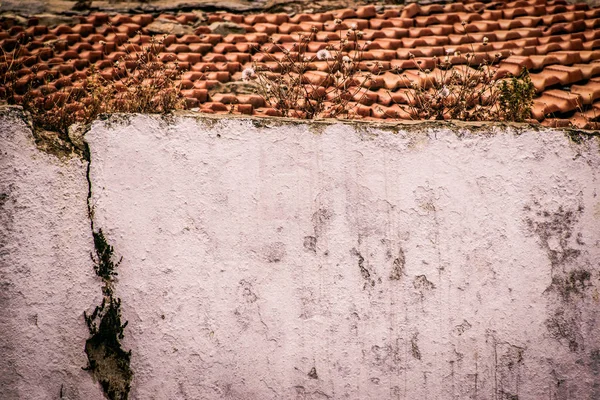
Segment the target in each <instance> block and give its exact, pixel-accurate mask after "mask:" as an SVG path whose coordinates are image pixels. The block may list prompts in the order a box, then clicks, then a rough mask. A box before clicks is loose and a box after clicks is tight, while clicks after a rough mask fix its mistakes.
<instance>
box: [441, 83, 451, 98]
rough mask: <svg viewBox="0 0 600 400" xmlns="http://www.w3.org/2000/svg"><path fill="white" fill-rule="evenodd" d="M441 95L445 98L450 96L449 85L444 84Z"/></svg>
mask: <svg viewBox="0 0 600 400" xmlns="http://www.w3.org/2000/svg"><path fill="white" fill-rule="evenodd" d="M440 96H441V97H443V98H446V97H448V96H450V89H448V87H447V86H444V87H443V88H441V89H440Z"/></svg>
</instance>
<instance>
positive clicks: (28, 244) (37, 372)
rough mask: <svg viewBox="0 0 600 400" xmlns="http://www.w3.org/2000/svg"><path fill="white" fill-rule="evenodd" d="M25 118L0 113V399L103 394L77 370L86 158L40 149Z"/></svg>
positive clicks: (85, 255) (86, 274)
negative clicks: (61, 156)
mask: <svg viewBox="0 0 600 400" xmlns="http://www.w3.org/2000/svg"><path fill="white" fill-rule="evenodd" d="M23 121H24V116H23V114H22V113H21V112H19V111H16V110H14V109H2V110H0V399H2V400H17V399H18V400H23V399H26V400H29V399H32V400H40V399H59V398H61V397H60V394H61V393H62V395H63V398H65V399H67V398H68V399H72V400H73V399H90V400H91V399H101V398H102V395H101V391H99V389H98V387H97V385H96V384H95V383H94V382H93V381H92V380H91V379H90V376H89V374H88V373H87V372H85V371H83V370H82V369H81V368H82V367H85V366H86V364H87V358H86V356H85V353H83V346H84V344H85V339H87V337H88V336H89V334H88V330H87V327H86V325H85V323H84V319H83V310H86V309H89V308H90V307H91V306H93V305H94V304H95V303H98V302H99V301H101V292H100V290H99V283H98V282H97V281H96V279H95V278H94V275H93V270H92V269H91V262H90V256H89V254H90V250H91V249H92V248H93V244H92V234H91V230H90V221H89V218H88V215H87V205H86V198H87V193H88V184H87V179H86V168H87V163H85V162H83V161H81V160H79V159H76V158H71V159H58V158H57V157H55V156H53V155H49V154H46V153H43V152H40V151H39V150H38V149H37V148H36V145H35V143H34V140H33V136H32V134H31V130H30V129H29V127H28V126H27V125H26V124H25V122H23Z"/></svg>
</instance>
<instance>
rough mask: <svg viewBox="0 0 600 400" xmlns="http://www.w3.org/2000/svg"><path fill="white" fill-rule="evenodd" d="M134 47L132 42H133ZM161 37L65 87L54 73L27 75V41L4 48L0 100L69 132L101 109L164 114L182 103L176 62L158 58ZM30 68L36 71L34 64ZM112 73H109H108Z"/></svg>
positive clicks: (43, 126)
mask: <svg viewBox="0 0 600 400" xmlns="http://www.w3.org/2000/svg"><path fill="white" fill-rule="evenodd" d="M130 47H131V46H130ZM162 47H163V46H162V40H154V39H153V40H152V41H151V42H150V43H149V44H147V45H144V46H133V49H134V51H132V52H130V53H128V54H127V55H126V56H124V57H122V58H121V59H120V60H118V61H116V62H114V64H113V65H112V66H111V67H110V68H111V72H110V73H108V74H107V73H100V72H99V71H97V70H96V69H95V68H94V66H91V67H90V68H89V69H87V71H86V75H85V78H84V79H82V80H79V81H76V82H73V83H71V82H70V85H69V86H66V85H65V86H63V83H62V82H61V80H60V79H58V80H56V81H54V82H51V79H53V78H56V75H57V74H55V73H53V72H50V73H48V74H46V77H47V79H46V80H44V81H42V80H41V79H39V78H37V77H33V78H32V75H31V74H29V75H27V74H26V71H27V70H28V68H27V66H26V65H25V64H24V61H23V60H24V58H22V57H21V55H22V54H24V53H26V50H25V44H23V43H20V44H18V45H17V46H15V47H14V48H12V49H9V50H6V49H3V50H2V55H1V56H0V85H1V86H0V100H4V101H6V102H7V103H8V104H17V105H22V106H23V108H24V109H25V110H26V111H28V112H29V113H30V114H31V116H32V119H33V123H34V126H35V127H37V128H41V129H44V130H49V131H55V132H59V133H62V134H65V135H66V134H67V132H68V128H69V126H71V125H72V124H74V123H83V124H87V123H90V122H92V121H93V120H94V119H96V118H97V117H98V115H100V114H102V113H114V112H128V113H129V112H133V113H164V112H168V111H171V110H176V109H182V108H183V107H184V101H183V97H182V96H181V93H180V87H179V83H178V79H179V77H180V71H179V68H178V65H177V64H176V63H171V64H168V63H167V64H166V63H163V62H162V61H161V60H159V59H158V57H157V56H158V53H159V52H160V49H161V48H162ZM31 70H32V72H34V73H36V72H38V71H37V70H36V65H34V66H33V67H32V68H31ZM105 76H108V77H109V78H106V77H105Z"/></svg>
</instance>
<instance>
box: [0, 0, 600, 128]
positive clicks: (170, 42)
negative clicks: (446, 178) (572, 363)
mask: <svg viewBox="0 0 600 400" xmlns="http://www.w3.org/2000/svg"><path fill="white" fill-rule="evenodd" d="M158 18H160V19H165V20H171V21H174V22H177V23H180V24H183V25H188V26H189V29H188V30H187V32H188V33H186V34H183V35H179V36H176V35H168V36H166V37H165V39H164V41H163V42H162V47H161V48H160V50H161V52H160V53H159V55H158V56H159V58H160V59H161V60H162V61H163V62H178V63H179V66H180V67H186V68H187V69H188V71H187V72H185V73H184V74H183V76H182V77H181V93H182V94H183V96H185V97H186V98H187V99H188V102H187V104H188V106H194V107H199V108H200V110H202V111H205V112H238V113H243V114H253V115H280V114H281V113H280V111H278V110H276V109H274V108H271V107H269V105H268V104H267V103H265V101H264V99H262V98H261V97H260V96H257V95H245V94H239V95H236V94H231V93H213V90H214V89H215V88H216V87H218V86H219V85H220V84H224V83H230V82H235V81H239V80H241V78H242V74H241V71H242V70H243V69H244V68H247V67H250V66H252V65H253V63H256V62H258V63H263V64H262V65H264V66H265V67H267V68H270V69H271V70H272V71H273V73H278V71H280V70H281V67H280V66H278V64H277V62H276V61H275V60H285V59H287V57H296V56H297V55H296V54H297V51H298V47H294V44H295V43H298V42H299V35H304V36H305V37H308V36H309V35H310V33H311V32H313V33H314V40H312V41H310V42H308V43H303V44H302V45H303V46H306V47H304V49H306V51H307V53H306V54H305V56H309V57H312V58H314V57H315V54H316V53H317V52H318V51H320V50H322V49H325V48H327V47H328V46H329V45H330V43H332V42H336V41H337V42H339V40H340V39H343V38H344V37H346V36H345V35H346V31H347V30H348V29H349V28H351V27H356V28H357V29H358V30H362V31H363V32H362V36H361V37H356V39H357V42H356V43H357V44H358V45H359V46H362V47H363V48H364V51H357V49H356V48H355V47H353V46H355V45H354V44H353V42H352V40H353V39H354V38H355V37H354V36H353V35H356V33H355V32H354V31H352V32H350V34H349V35H348V36H347V37H349V38H350V39H351V40H350V42H351V43H349V44H348V45H347V46H346V50H347V51H348V52H349V55H350V56H351V57H356V59H357V62H356V65H355V68H356V69H357V71H360V74H363V75H360V74H359V76H365V75H364V74H371V75H372V76H370V77H369V78H368V79H362V80H361V79H356V80H355V81H356V82H354V83H355V84H357V85H360V86H361V88H357V90H356V91H354V92H353V95H352V103H350V105H353V106H355V115H356V117H368V118H372V119H382V118H385V119H398V118H399V119H406V118H410V117H411V116H410V115H409V114H408V113H407V112H406V110H405V109H403V108H402V107H400V106H399V105H402V104H411V102H414V98H411V96H410V94H409V93H410V86H411V85H413V84H418V85H420V86H421V87H425V88H427V87H431V86H432V82H433V80H434V79H436V78H439V79H442V77H443V76H446V78H444V79H447V76H448V75H444V73H443V70H440V69H438V68H436V66H438V63H439V61H440V60H441V59H443V58H445V57H446V56H448V61H449V62H450V63H452V64H453V65H454V67H453V68H455V69H456V71H463V72H464V71H465V70H461V69H460V68H467V65H471V66H474V64H478V63H483V62H485V61H490V60H499V63H498V65H497V67H498V69H497V72H496V74H495V79H502V78H504V77H506V76H510V75H518V74H519V73H520V72H521V71H522V69H523V68H527V69H528V70H529V71H530V73H531V80H532V82H533V84H534V87H535V90H536V96H535V98H534V105H533V110H532V114H533V115H532V116H533V117H534V118H535V119H537V120H539V121H544V120H546V119H547V122H546V124H551V125H554V126H559V125H562V124H566V125H569V124H573V125H576V126H579V127H590V126H593V125H590V121H591V120H592V119H593V120H594V121H595V118H596V112H598V114H599V116H600V112H599V110H600V9H599V8H591V7H590V6H588V5H587V4H584V3H582V4H567V2H566V1H564V0H528V1H524V0H519V1H514V2H492V3H490V2H488V3H485V2H476V1H472V0H467V1H465V2H456V3H452V4H445V5H442V4H431V5H419V4H416V3H411V4H409V5H406V6H395V7H392V6H386V7H376V6H374V5H366V6H364V7H359V8H357V9H343V10H335V11H331V12H324V13H313V14H296V15H293V16H289V15H286V14H281V13H279V14H256V15H236V14H232V13H215V14H210V13H209V14H207V15H206V21H207V22H205V23H204V24H203V23H201V22H200V21H199V20H198V15H196V14H194V13H180V14H178V15H171V14H162V15H160V16H158V17H155V16H153V15H151V14H137V15H122V14H117V15H109V14H107V13H100V12H98V13H92V14H90V15H88V16H83V17H80V18H79V20H80V22H79V23H76V24H74V25H73V26H68V25H64V24H62V25H58V26H54V27H48V26H43V25H41V24H40V21H39V19H37V18H35V17H32V18H29V20H28V26H20V25H18V21H17V20H16V19H15V18H13V17H2V16H0V47H1V48H2V49H3V50H4V52H11V51H12V50H13V49H14V48H15V46H16V45H17V43H18V42H21V43H25V45H24V49H23V51H22V52H21V53H20V60H19V61H21V62H22V65H23V68H22V69H21V70H20V71H19V76H20V80H19V85H18V86H19V91H20V93H18V94H19V95H22V94H23V93H22V92H23V90H25V89H26V87H27V85H28V84H33V85H34V88H33V89H34V90H37V91H38V92H39V93H38V92H34V94H35V93H37V94H39V95H40V96H48V95H50V94H51V93H52V95H57V94H58V92H57V90H61V89H62V88H68V87H75V85H76V84H77V82H80V81H82V80H84V78H85V76H86V74H87V73H88V70H89V68H90V67H91V66H94V67H95V68H96V70H98V71H100V73H101V74H102V76H104V77H106V78H108V79H114V78H115V76H116V74H115V71H113V70H112V65H113V63H114V62H115V61H117V60H120V59H121V58H122V57H124V56H126V55H127V53H130V52H136V51H140V49H141V47H140V46H142V45H145V44H148V43H150V42H151V41H152V40H153V39H152V35H151V34H150V32H149V30H148V29H147V26H148V25H149V24H151V23H152V22H154V21H155V20H156V19H158ZM335 19H341V24H336V21H335ZM219 21H230V22H232V23H237V24H239V25H240V26H242V27H245V28H246V32H247V33H245V34H239V33H237V34H233V33H232V34H229V35H225V36H223V35H220V34H215V33H212V31H211V29H210V28H209V26H208V25H205V24H206V23H208V24H211V23H213V22H219ZM463 21H464V23H465V24H464V25H463ZM340 30H341V31H340ZM465 30H466V32H468V34H467V35H465V34H464V31H465ZM190 32H194V33H193V34H191V33H190ZM284 52H290V53H289V56H288V55H286V54H284ZM455 52H457V53H456V54H455ZM458 52H460V53H461V54H458ZM470 52H471V53H473V56H472V57H471V58H470V59H467V58H466V54H467V53H470ZM499 56H500V57H499ZM461 66H462V67H461ZM328 68H329V67H328V64H327V62H325V61H318V60H316V59H315V60H313V61H311V62H309V63H307V69H308V72H306V74H305V77H304V80H305V82H304V84H308V85H312V88H311V93H312V92H314V93H321V94H327V93H329V92H327V90H326V89H327V88H325V87H323V85H331V84H332V82H331V79H328V78H327V76H328V73H327V71H328ZM425 69H430V70H432V72H431V74H429V75H427V74H423V73H422V72H419V70H421V71H423V70H425ZM461 73H462V72H461ZM44 82H45V84H42V83H44ZM79 84H81V83H79ZM319 87H320V88H319ZM0 92H2V91H0ZM312 95H313V94H311V96H312ZM298 115H300V116H301V113H298Z"/></svg>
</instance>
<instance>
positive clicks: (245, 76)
mask: <svg viewBox="0 0 600 400" xmlns="http://www.w3.org/2000/svg"><path fill="white" fill-rule="evenodd" d="M255 76H256V71H254V68H250V67H248V68H246V69H244V70H243V71H242V80H243V81H249V80H250V79H252V78H254V77H255Z"/></svg>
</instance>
